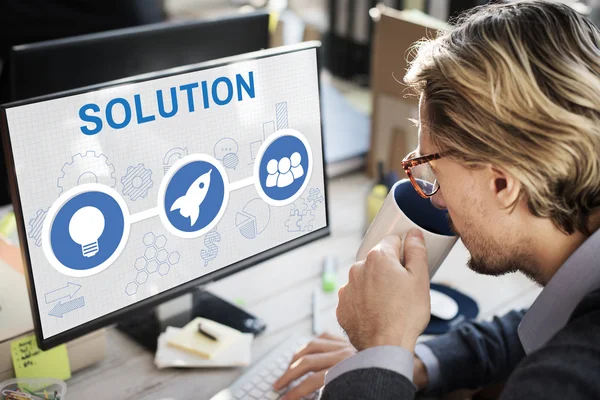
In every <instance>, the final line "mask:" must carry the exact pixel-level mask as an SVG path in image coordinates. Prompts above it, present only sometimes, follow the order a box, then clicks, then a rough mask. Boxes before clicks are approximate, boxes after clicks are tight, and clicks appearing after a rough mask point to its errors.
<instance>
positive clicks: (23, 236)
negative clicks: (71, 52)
mask: <svg viewBox="0 0 600 400" xmlns="http://www.w3.org/2000/svg"><path fill="white" fill-rule="evenodd" d="M311 49H313V50H315V55H316V60H317V82H318V90H319V115H320V129H321V152H322V154H323V163H322V164H323V165H322V168H323V181H324V193H323V195H324V197H325V201H324V206H325V226H324V227H323V228H320V229H317V230H315V231H313V232H310V233H308V234H306V235H303V236H301V237H299V238H296V239H292V240H291V241H289V242H286V243H283V244H280V245H278V246H275V247H273V248H271V249H268V250H266V251H263V252H261V253H259V254H256V255H253V256H251V257H248V258H245V259H243V260H240V261H238V262H236V263H233V264H231V265H228V266H225V267H223V268H220V269H219V270H216V271H213V272H211V273H209V274H207V275H204V276H201V277H198V278H196V279H193V280H191V281H189V282H184V283H182V284H180V285H178V286H176V287H174V288H171V289H168V290H166V291H164V292H161V293H158V294H156V295H154V296H151V297H149V298H146V299H143V300H140V301H138V302H136V303H135V304H132V305H129V306H126V307H123V308H121V309H119V310H116V311H113V312H111V313H108V314H106V315H103V316H100V317H98V318H96V319H93V320H91V321H88V322H86V323H84V324H81V325H78V326H76V327H74V328H71V329H69V330H66V331H64V332H61V333H58V334H56V335H53V336H50V337H48V338H44V337H43V334H42V326H41V318H40V310H39V308H38V302H37V295H36V288H35V284H34V277H33V270H32V267H31V259H30V256H29V245H28V237H27V233H26V230H25V226H26V225H25V219H24V215H23V210H22V207H21V198H20V195H19V186H18V182H17V176H16V170H15V165H14V159H13V155H12V145H11V140H10V133H9V127H8V121H7V117H6V110H7V109H9V108H14V107H19V106H23V105H27V104H33V103H38V102H41V101H48V100H54V99H59V98H63V97H69V96H74V95H78V94H82V93H89V92H93V91H97V90H102V89H106V88H109V87H117V86H124V85H128V84H132V83H140V82H145V81H151V80H156V79H161V78H166V77H170V76H175V75H180V74H184V73H190V72H196V71H202V70H206V69H209V68H216V67H222V66H227V65H230V64H233V63H238V62H243V61H248V60H256V59H263V58H269V57H274V56H279V55H284V54H289V53H294V52H299V51H306V50H311ZM322 59H323V57H322V47H321V43H320V42H318V41H310V42H303V43H300V44H295V45H289V46H282V47H277V48H271V49H266V50H259V51H255V52H251V53H246V54H241V55H236V56H231V57H226V58H222V59H218V60H212V61H206V62H202V63H198V64H191V65H186V66H182V67H177V68H171V69H167V70H163V71H158V72H151V73H147V74H142V75H137V76H134V77H130V78H124V79H119V80H115V81H110V82H105V83H102V84H97V85H92V86H86V87H83V88H78V89H72V90H68V91H64V92H59V93H53V94H50V95H45V96H39V97H35V98H31V99H26V100H20V101H16V102H12V103H8V104H4V105H0V133H1V136H2V140H3V143H4V153H5V160H6V168H7V172H8V176H9V183H10V192H11V198H12V203H13V209H14V213H15V217H16V220H17V230H18V234H19V242H20V244H21V253H22V258H23V260H24V261H25V263H24V264H25V265H24V267H25V271H26V273H25V278H26V282H27V288H28V293H29V301H30V306H31V311H32V314H33V323H34V331H35V334H36V337H37V342H38V346H39V347H40V349H42V350H47V349H50V348H52V347H55V346H57V345H60V344H63V343H65V342H68V341H70V340H73V339H76V338H78V337H80V336H83V335H85V334H88V333H90V332H93V331H95V330H98V329H100V328H103V327H106V326H109V325H112V324H114V323H117V322H118V321H119V320H120V319H122V318H124V317H126V316H127V315H129V314H131V313H135V312H136V311H139V310H141V309H148V308H152V307H156V306H158V305H159V304H161V303H164V302H166V301H168V300H171V299H174V298H176V297H178V296H181V295H184V294H186V293H189V292H190V291H192V290H194V288H196V287H198V286H202V285H206V284H208V283H210V282H214V281H217V280H219V279H223V278H225V277H228V276H230V275H232V274H234V273H237V272H240V271H243V270H245V269H247V268H250V267H252V266H255V265H257V264H259V263H261V262H264V261H266V260H269V259H271V258H274V257H276V256H278V255H281V254H283V253H285V252H286V251H289V250H292V249H295V248H298V247H300V246H303V245H305V244H308V243H310V242H313V241H315V240H318V239H321V238H323V237H326V236H329V235H330V225H329V224H330V218H329V206H328V179H327V174H326V172H325V153H324V151H325V145H324V136H323V118H322V115H323V104H322V98H321V77H320V73H321V71H322Z"/></svg>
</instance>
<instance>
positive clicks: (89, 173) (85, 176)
mask: <svg viewBox="0 0 600 400" xmlns="http://www.w3.org/2000/svg"><path fill="white" fill-rule="evenodd" d="M61 171H62V175H61V176H59V177H58V181H57V183H56V186H57V187H58V189H59V190H60V191H59V193H58V194H59V195H60V194H62V193H63V192H65V191H67V190H69V189H72V188H74V187H75V186H78V185H82V184H84V183H101V184H103V185H106V186H110V187H115V186H116V185H117V179H116V178H115V167H114V165H112V164H110V163H109V162H108V158H107V157H106V156H105V155H104V154H102V153H100V154H96V152H95V151H92V150H89V151H87V152H86V153H85V154H81V153H79V154H75V155H74V156H73V157H72V159H71V162H66V163H65V165H63V166H62V168H61Z"/></svg>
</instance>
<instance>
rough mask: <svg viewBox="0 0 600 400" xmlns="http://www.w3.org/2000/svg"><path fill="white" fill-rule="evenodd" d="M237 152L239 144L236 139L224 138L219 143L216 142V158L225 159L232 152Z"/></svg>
mask: <svg viewBox="0 0 600 400" xmlns="http://www.w3.org/2000/svg"><path fill="white" fill-rule="evenodd" d="M237 152H238V144H237V142H236V141H235V140H233V139H231V138H223V139H221V140H219V141H218V142H217V144H215V149H214V153H215V158H216V159H217V160H219V161H223V160H224V158H225V156H226V155H228V154H230V153H233V154H237ZM236 158H237V157H236ZM236 164H237V163H236Z"/></svg>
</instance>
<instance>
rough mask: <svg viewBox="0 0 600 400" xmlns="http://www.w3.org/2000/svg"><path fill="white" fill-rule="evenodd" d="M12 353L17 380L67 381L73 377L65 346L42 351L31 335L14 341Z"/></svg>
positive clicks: (11, 345) (11, 346)
mask: <svg viewBox="0 0 600 400" xmlns="http://www.w3.org/2000/svg"><path fill="white" fill-rule="evenodd" d="M10 352H11V354H12V360H13V367H14V368H15V375H16V377H17V378H56V379H62V380H67V379H69V378H70V377H71V365H70V364H69V356H68V354H67V347H66V346H65V345H64V344H63V345H61V346H57V347H55V348H53V349H50V350H47V351H42V350H40V349H39V348H38V346H37V340H36V339H35V336H34V335H31V336H26V337H22V338H20V339H17V340H14V341H12V342H11V343H10Z"/></svg>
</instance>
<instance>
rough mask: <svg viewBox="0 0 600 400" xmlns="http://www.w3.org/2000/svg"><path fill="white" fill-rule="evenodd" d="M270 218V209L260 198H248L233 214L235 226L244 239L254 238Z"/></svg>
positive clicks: (264, 227)
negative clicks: (240, 209) (238, 210)
mask: <svg viewBox="0 0 600 400" xmlns="http://www.w3.org/2000/svg"><path fill="white" fill-rule="evenodd" d="M270 220H271V209H270V208H269V205H268V204H267V203H265V202H264V200H262V199H261V198H256V199H253V200H250V201H249V202H248V203H247V204H246V205H245V206H244V209H243V210H242V211H240V212H238V213H237V214H236V216H235V226H236V227H237V228H238V229H239V231H240V233H241V234H242V236H243V237H245V238H246V239H255V238H256V237H257V236H258V235H260V234H261V233H262V232H263V231H264V230H265V229H267V225H269V221H270Z"/></svg>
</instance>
